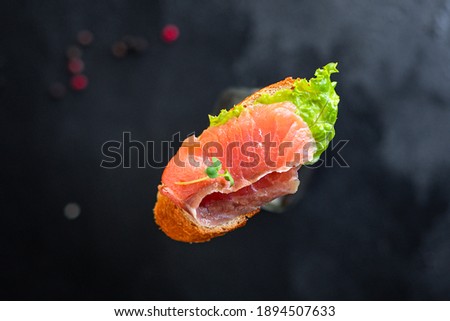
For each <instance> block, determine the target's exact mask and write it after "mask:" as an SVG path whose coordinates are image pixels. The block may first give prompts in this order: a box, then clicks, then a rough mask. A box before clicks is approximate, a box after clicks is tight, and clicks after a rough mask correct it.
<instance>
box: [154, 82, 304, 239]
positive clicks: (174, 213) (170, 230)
mask: <svg viewBox="0 0 450 321" xmlns="http://www.w3.org/2000/svg"><path fill="white" fill-rule="evenodd" d="M294 81H295V79H293V78H291V77H288V78H286V79H284V80H282V81H279V82H277V83H275V84H272V85H269V86H267V87H264V88H262V89H261V90H259V91H257V92H255V93H254V94H252V95H250V96H249V97H247V98H245V99H244V100H243V101H242V102H241V103H240V105H243V106H244V107H247V106H250V105H252V104H254V103H255V101H256V100H257V99H258V98H259V97H260V96H261V95H263V94H273V93H275V92H276V91H278V90H281V89H289V88H292V87H293V85H294ZM153 212H154V217H155V222H156V224H157V225H159V227H160V229H161V230H162V231H163V232H164V233H165V234H166V235H167V236H169V237H170V238H172V239H174V240H177V241H181V242H188V243H201V242H206V241H209V240H211V239H212V238H214V237H218V236H222V235H224V234H226V233H228V232H231V231H233V230H235V229H237V228H239V227H242V226H244V225H245V224H246V223H247V220H248V219H249V218H251V217H252V216H254V215H255V214H257V213H258V212H259V209H257V210H255V211H252V212H250V213H246V214H242V215H239V216H237V217H236V218H235V219H233V220H231V221H229V222H227V223H226V224H223V225H219V226H214V227H209V226H202V225H200V224H198V222H196V221H195V220H194V218H193V217H192V215H191V214H189V213H188V212H186V211H185V210H184V209H183V208H181V207H180V206H178V205H177V204H175V203H174V202H173V201H172V200H171V199H170V198H169V197H167V196H166V195H164V194H161V193H160V192H158V194H157V200H156V204H155V208H154V209H153Z"/></svg>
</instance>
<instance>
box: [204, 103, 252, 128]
mask: <svg viewBox="0 0 450 321" xmlns="http://www.w3.org/2000/svg"><path fill="white" fill-rule="evenodd" d="M242 110H244V106H242V105H235V106H234V107H233V108H231V109H230V110H226V109H222V110H221V111H220V113H219V115H217V116H211V115H208V117H209V125H210V126H219V125H223V124H225V123H226V122H227V121H228V120H230V119H231V118H233V117H239V115H240V114H241V112H242Z"/></svg>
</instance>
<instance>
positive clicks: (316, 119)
mask: <svg viewBox="0 0 450 321" xmlns="http://www.w3.org/2000/svg"><path fill="white" fill-rule="evenodd" d="M336 67H337V63H329V64H327V65H326V66H324V67H323V68H319V69H317V70H316V72H315V74H314V76H315V77H314V78H311V79H310V80H306V79H297V80H296V81H295V82H294V88H293V89H283V90H279V91H277V92H276V93H274V94H273V95H268V94H264V95H261V97H260V98H258V100H257V101H256V102H257V103H261V104H273V103H277V102H284V101H290V102H292V103H293V104H294V105H295V106H296V107H297V111H296V113H297V115H299V116H300V117H302V119H303V120H304V121H305V122H306V123H307V124H308V127H309V129H310V130H311V133H312V135H313V137H314V140H315V142H316V147H317V151H316V152H315V153H314V157H313V159H312V161H311V162H310V163H309V164H312V163H315V162H316V161H317V160H318V159H319V157H320V155H321V154H322V152H323V151H324V150H325V149H327V147H328V144H329V143H330V141H331V140H332V139H333V137H334V134H335V131H334V124H335V123H336V119H337V113H338V103H339V96H338V95H337V94H336V91H335V87H336V82H334V81H331V79H330V76H331V74H333V73H337V72H338V70H337V68H336ZM243 109H244V107H243V106H241V105H236V106H234V107H233V108H232V109H230V110H228V111H227V110H226V109H222V110H221V112H220V114H219V115H218V116H211V115H209V121H210V126H218V125H222V124H225V123H226V122H227V121H228V120H229V119H231V118H233V117H239V115H240V113H241V112H242V110H243Z"/></svg>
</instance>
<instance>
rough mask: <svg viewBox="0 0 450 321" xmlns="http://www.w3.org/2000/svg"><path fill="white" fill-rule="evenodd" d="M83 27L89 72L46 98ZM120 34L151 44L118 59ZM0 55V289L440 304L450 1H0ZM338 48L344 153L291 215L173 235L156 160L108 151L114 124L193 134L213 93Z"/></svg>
mask: <svg viewBox="0 0 450 321" xmlns="http://www.w3.org/2000/svg"><path fill="white" fill-rule="evenodd" d="M166 23H174V24H177V25H178V26H179V28H180V31H181V35H180V38H179V40H178V41H177V42H175V43H173V44H171V45H166V44H164V43H162V42H161V41H160V38H159V33H160V30H161V28H162V27H163V26H164V25H165V24H166ZM81 29H89V30H91V31H92V32H93V33H94V35H95V41H94V43H93V44H92V45H91V46H90V47H89V48H87V49H86V50H85V53H84V59H85V63H86V75H87V76H88V77H89V80H90V84H89V87H88V88H87V90H85V91H83V92H79V93H76V92H71V91H69V92H68V94H67V95H66V97H65V98H64V99H63V100H61V101H54V100H52V99H51V98H50V97H49V95H48V91H47V89H48V86H49V85H50V84H51V83H52V82H54V81H62V82H67V79H68V75H67V72H66V70H65V64H66V60H65V54H64V53H65V50H66V48H67V46H69V45H70V44H73V43H74V42H75V35H76V33H77V32H78V31H79V30H81ZM126 34H133V35H139V36H143V37H145V38H146V39H148V41H149V43H150V46H149V49H148V50H147V52H145V53H144V54H143V55H134V56H130V57H127V58H125V59H123V60H118V59H116V58H115V57H113V55H112V54H111V45H112V44H113V42H114V41H115V40H117V39H119V38H120V37H123V36H124V35H126ZM0 58H1V61H0V106H1V114H0V122H1V154H0V155H1V173H2V174H1V202H0V204H1V205H0V206H1V207H0V217H1V218H0V220H1V221H0V222H1V223H0V224H1V225H0V226H1V248H0V271H1V273H0V284H1V285H0V298H1V299H136V300H150V299H225V300H227V299H255V300H259V299H300V300H304V299H376V300H378V299H387V300H390V299H447V300H448V299H450V275H449V273H448V272H449V269H450V209H449V198H450V186H449V183H448V179H449V176H450V161H449V157H450V130H449V127H448V124H449V121H450V85H449V82H450V1H448V0H445V1H444V0H436V1H425V0H422V1H403V2H401V1H398V0H382V1H381V0H380V1H369V0H364V1H361V0H340V1H337V0H336V1H325V0H323V1H294V0H291V1H288V0H281V1H268V0H258V1H256V0H255V1H238V0H236V1H234V0H233V1H222V0H218V1H206V0H204V1H187V0H186V1H185V0H177V1H170V0H166V1H148V0H142V1H137V0H136V1H126V0H111V1H100V0H99V1H90V0H89V1H87V0H83V1H81V0H76V1H75V0H66V1H50V0H48V1H19V0H17V1H3V2H2V3H1V4H0ZM329 61H338V62H339V69H340V74H339V75H337V76H336V77H335V79H336V80H337V81H338V82H339V84H338V93H339V94H340V96H341V104H340V113H339V119H338V123H337V126H336V132H337V135H336V138H335V140H336V141H337V140H340V139H348V140H350V142H349V143H348V144H347V146H346V147H345V148H344V149H343V151H342V155H343V156H344V158H345V159H346V161H347V162H348V163H349V164H350V168H339V167H333V168H319V169H316V170H315V173H314V177H313V178H314V179H313V180H312V181H311V183H310V184H309V185H308V186H307V189H306V190H305V193H304V198H303V200H302V202H300V203H299V204H298V205H297V206H295V207H294V208H293V209H292V210H291V211H289V212H287V213H283V214H271V213H262V214H260V215H259V216H257V217H255V218H254V219H252V220H251V221H250V222H249V224H248V225H247V227H245V228H243V229H240V230H238V231H235V232H233V233H230V234H228V235H226V236H225V237H221V238H218V239H215V240H213V241H211V242H209V243H207V244H199V245H189V244H182V243H178V242H175V241H172V240H170V239H169V238H167V237H166V236H165V235H164V234H163V233H161V232H160V231H159V230H158V228H157V227H156V226H155V224H154V223H153V217H152V208H153V205H154V202H155V194H156V186H157V184H158V182H159V180H160V177H161V173H162V170H161V169H158V170H156V169H151V168H146V169H137V168H132V169H115V170H106V169H102V168H100V166H99V164H100V161H101V159H102V155H101V145H102V144H103V143H104V142H105V141H107V140H112V139H114V140H120V138H121V135H122V132H123V131H130V132H131V133H132V138H133V139H139V140H142V141H146V140H154V141H156V142H161V141H163V140H168V139H170V137H171V135H172V134H173V133H175V132H177V131H181V133H182V134H183V135H187V134H188V133H190V132H192V131H196V132H197V133H198V132H200V131H201V130H202V129H203V128H204V127H205V126H207V123H208V121H207V114H208V113H210V112H211V110H212V108H213V106H214V103H215V101H216V99H217V97H218V95H219V94H220V92H221V91H222V90H223V89H225V88H227V87H230V86H250V87H258V86H264V85H267V84H269V83H272V82H275V81H277V80H280V79H283V78H284V77H286V76H288V75H292V76H302V77H308V78H309V77H311V76H312V74H313V72H314V70H315V69H316V68H317V67H320V66H322V65H324V64H326V63H327V62H329ZM69 202H77V203H78V204H80V207H81V214H80V216H79V217H78V218H77V219H75V220H68V219H67V218H66V217H65V216H64V215H63V209H64V206H65V205H66V204H67V203H69Z"/></svg>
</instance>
